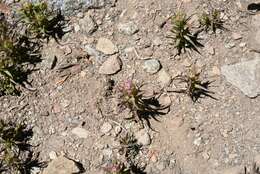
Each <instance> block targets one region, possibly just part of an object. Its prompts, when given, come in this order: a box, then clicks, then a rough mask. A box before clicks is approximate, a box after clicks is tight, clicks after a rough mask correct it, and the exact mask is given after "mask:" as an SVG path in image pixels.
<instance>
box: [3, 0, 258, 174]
mask: <svg viewBox="0 0 260 174" xmlns="http://www.w3.org/2000/svg"><path fill="white" fill-rule="evenodd" d="M245 2H246V1H242V2H240V1H238V0H212V1H208V0H204V1H203V0H183V1H177V0H118V1H117V2H115V5H114V6H113V7H105V8H101V9H90V10H88V11H87V12H86V13H79V14H77V15H76V16H70V23H69V27H70V29H71V32H69V33H67V34H66V35H65V36H64V37H63V39H62V40H61V41H60V43H59V44H58V43H56V42H54V41H50V42H49V43H48V44H46V45H45V46H44V49H43V57H42V59H43V60H42V62H41V63H39V64H37V67H36V69H38V70H37V71H34V72H33V73H32V74H31V75H30V81H31V83H32V87H33V88H35V90H34V91H28V90H23V92H22V95H21V96H4V97H1V100H0V115H1V117H4V118H19V119H21V120H23V119H26V122H27V123H28V125H29V126H31V127H32V128H33V131H34V136H33V139H32V144H34V145H37V146H36V150H37V151H39V152H40V159H41V160H42V161H47V162H48V161H51V160H52V159H51V158H55V155H57V156H59V155H63V154H65V155H66V156H67V157H69V158H71V159H74V160H76V161H78V162H80V163H81V164H82V165H83V167H84V168H85V173H87V174H92V173H102V170H101V168H102V165H103V164H104V163H105V162H106V160H108V159H110V158H113V157H115V156H118V152H117V147H118V138H117V137H118V136H120V134H122V133H123V132H125V131H129V132H134V133H137V134H141V137H139V138H141V139H142V138H143V139H145V140H144V141H148V142H147V145H146V146H143V147H142V150H141V152H140V154H139V156H138V159H137V161H138V165H140V166H145V171H146V173H148V174H157V173H158V174H172V173H178V174H181V173H182V174H209V173H210V174H219V173H224V171H226V170H227V169H230V168H232V167H239V166H250V165H251V164H252V163H253V162H254V160H255V158H256V157H257V156H259V154H260V130H259V125H260V117H259V116H260V115H259V114H260V98H259V97H255V98H249V97H247V96H246V95H245V94H244V93H243V92H242V91H241V90H240V89H238V88H237V87H235V86H233V85H232V84H231V83H229V82H228V81H227V80H226V78H225V77H224V76H223V75H222V74H221V67H222V66H224V65H231V64H235V63H239V62H242V61H246V60H251V59H253V58H255V57H257V56H259V53H257V52H256V51H255V50H253V49H251V48H250V44H253V45H254V43H252V42H253V41H252V40H250V36H251V35H252V34H253V37H254V33H252V28H254V27H256V24H255V23H252V20H253V19H254V18H256V16H257V18H260V16H259V15H258V14H257V13H256V14H250V13H249V12H248V11H247V10H246V8H245V6H244V5H245V4H247V3H249V2H250V1H247V2H246V3H245ZM211 8H216V9H219V10H220V11H221V17H222V19H223V21H224V27H225V29H223V30H217V32H216V34H214V33H201V34H200V35H199V38H200V39H201V40H200V42H201V43H202V44H203V45H204V47H202V48H199V51H200V54H198V53H196V52H194V51H188V52H187V53H185V54H182V55H181V56H177V57H174V55H175V54H176V50H175V49H174V47H173V46H172V45H171V44H170V43H171V42H172V40H171V39H169V38H167V36H168V35H169V34H170V32H169V31H170V29H171V27H172V25H171V22H170V20H168V19H169V17H170V16H172V15H173V14H174V13H175V12H177V11H180V10H181V11H184V12H186V13H187V14H188V15H193V16H192V18H191V21H192V22H193V24H191V25H193V26H196V19H197V18H196V15H199V14H201V12H202V11H207V10H209V9H211ZM125 23H128V24H129V23H130V24H131V27H132V29H133V28H135V27H137V28H138V31H136V32H134V33H129V34H125V33H124V32H122V31H119V29H118V26H119V25H120V24H125ZM130 24H129V25H130ZM258 25H259V24H258ZM131 27H130V28H131ZM90 30H91V31H90ZM92 30H93V31H92ZM100 38H107V39H109V40H110V41H111V42H112V43H109V44H112V45H114V46H115V47H116V48H117V49H118V51H116V52H117V53H115V55H116V56H118V57H119V58H120V59H121V62H122V68H121V70H120V71H119V72H117V73H115V74H113V75H105V74H102V73H100V67H101V66H102V65H103V63H104V62H105V61H106V60H107V59H109V58H111V56H110V55H106V54H104V53H102V52H99V51H98V50H97V42H98V40H99V39H100ZM109 44H105V46H107V47H111V45H109ZM108 49H109V48H108ZM54 57H56V58H57V64H56V66H55V67H54V68H53V67H51V65H52V62H53V60H54ZM148 58H154V59H156V60H158V61H159V62H160V64H161V69H160V71H159V72H156V73H153V74H151V73H148V72H147V71H146V70H145V69H144V64H145V62H146V61H147V60H148ZM258 58H259V57H258ZM193 64H195V65H196V67H197V68H198V69H199V70H200V71H201V72H202V78H203V79H204V80H209V81H212V83H211V87H210V91H213V92H214V94H212V96H213V97H214V98H215V99H213V98H210V97H204V98H200V99H199V100H198V102H196V103H194V102H192V101H191V99H190V98H189V97H188V96H187V95H185V94H177V93H173V92H169V91H170V90H171V89H175V88H176V86H178V83H177V82H176V81H175V80H174V77H176V76H177V75H179V74H180V73H182V72H185V71H186V70H188V69H189V67H191V66H192V65H193ZM113 66H114V65H109V67H106V68H108V69H109V68H113ZM129 78H132V79H134V80H135V81H136V82H138V83H145V84H146V85H145V86H144V88H145V89H146V92H147V93H149V94H152V93H158V92H161V93H163V99H162V100H163V102H169V100H170V101H171V105H170V111H169V112H168V113H166V114H164V115H158V116H156V118H155V119H154V118H149V122H150V124H151V128H149V127H148V126H147V123H146V122H144V123H145V128H144V130H142V128H141V126H140V125H139V124H138V123H135V122H134V121H131V120H126V119H125V118H127V117H129V116H130V115H131V113H129V112H128V111H127V110H123V111H121V110H119V109H118V106H117V104H118V103H117V100H116V97H115V96H116V94H114V90H113V87H114V88H116V86H117V85H118V84H119V83H120V82H122V81H124V80H126V79H129ZM169 78H170V80H169ZM111 83H112V84H111ZM113 83H114V85H113ZM149 94H148V95H149ZM156 119H157V121H156ZM78 127H80V128H83V129H84V131H83V133H82V129H80V130H78V131H81V132H80V133H81V135H82V134H84V135H82V137H81V136H80V135H79V134H80V133H79V132H76V133H75V128H78ZM73 130H74V132H73ZM140 130H141V133H140ZM76 131H77V129H76ZM142 132H144V133H143V134H142ZM142 136H144V137H142ZM147 139H148V140H147ZM149 140H151V142H149ZM140 141H142V140H140ZM232 174H233V173H232ZM234 174H235V173H234Z"/></svg>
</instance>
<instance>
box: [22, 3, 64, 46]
mask: <svg viewBox="0 0 260 174" xmlns="http://www.w3.org/2000/svg"><path fill="white" fill-rule="evenodd" d="M20 15H21V21H22V22H23V23H24V24H25V25H26V26H27V32H28V33H29V35H30V36H32V37H33V38H36V39H42V40H45V39H46V40H47V41H49V39H50V37H52V38H54V39H55V40H56V41H57V39H61V37H62V36H63V34H64V33H63V28H64V25H65V20H64V16H63V15H62V14H61V11H60V10H59V11H57V12H55V11H54V10H51V9H50V8H49V7H48V4H47V2H44V1H42V2H41V1H40V2H35V3H33V2H27V3H24V4H23V5H22V7H21V9H20Z"/></svg>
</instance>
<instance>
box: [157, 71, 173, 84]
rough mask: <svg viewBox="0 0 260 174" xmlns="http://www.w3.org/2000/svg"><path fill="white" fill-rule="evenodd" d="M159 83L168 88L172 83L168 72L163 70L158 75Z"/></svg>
mask: <svg viewBox="0 0 260 174" xmlns="http://www.w3.org/2000/svg"><path fill="white" fill-rule="evenodd" d="M158 81H159V82H160V83H161V85H162V86H168V85H169V84H170V83H171V81H172V78H171V76H170V75H169V73H168V72H166V71H165V70H164V69H162V70H160V71H159V73H158Z"/></svg>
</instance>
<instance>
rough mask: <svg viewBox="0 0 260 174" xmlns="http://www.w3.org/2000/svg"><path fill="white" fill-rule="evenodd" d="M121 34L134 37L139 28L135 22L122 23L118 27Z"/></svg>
mask: <svg viewBox="0 0 260 174" xmlns="http://www.w3.org/2000/svg"><path fill="white" fill-rule="evenodd" d="M117 28H118V31H119V32H120V33H123V34H126V35H133V34H135V33H137V32H138V31H139V29H138V26H137V25H136V24H135V23H134V22H132V21H131V22H127V23H120V24H118V26H117Z"/></svg>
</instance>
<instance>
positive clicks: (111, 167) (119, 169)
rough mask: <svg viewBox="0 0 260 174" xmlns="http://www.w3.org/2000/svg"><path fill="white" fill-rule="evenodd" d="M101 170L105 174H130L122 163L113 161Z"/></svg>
mask: <svg viewBox="0 0 260 174" xmlns="http://www.w3.org/2000/svg"><path fill="white" fill-rule="evenodd" d="M103 169H104V171H105V172H106V174H131V173H130V170H129V169H127V167H126V166H125V165H124V163H122V162H120V161H118V160H115V159H114V160H112V161H110V163H108V164H107V165H106V166H105V167H103Z"/></svg>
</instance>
